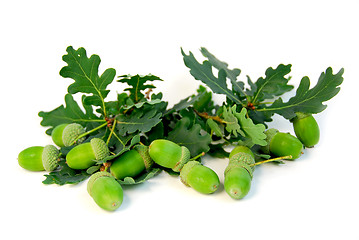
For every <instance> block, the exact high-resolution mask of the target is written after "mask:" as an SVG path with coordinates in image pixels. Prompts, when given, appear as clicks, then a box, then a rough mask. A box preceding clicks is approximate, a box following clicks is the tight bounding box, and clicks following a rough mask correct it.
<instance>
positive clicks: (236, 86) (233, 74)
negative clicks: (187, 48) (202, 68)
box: [201, 47, 245, 96]
mask: <svg viewBox="0 0 359 240" xmlns="http://www.w3.org/2000/svg"><path fill="white" fill-rule="evenodd" d="M201 53H202V55H203V56H205V57H206V58H207V59H208V61H209V62H210V63H211V64H212V66H213V67H215V68H216V69H218V70H221V69H223V70H224V71H225V72H226V75H227V77H228V78H229V79H230V80H231V83H232V90H234V91H236V92H238V93H239V94H240V95H242V96H244V95H245V93H244V83H243V82H242V81H237V77H238V76H239V74H240V73H241V70H240V69H238V68H234V69H229V68H228V64H227V63H226V62H222V61H220V60H218V59H217V58H216V57H215V56H214V55H213V54H211V53H210V52H209V51H208V50H207V49H206V48H203V47H202V48H201Z"/></svg>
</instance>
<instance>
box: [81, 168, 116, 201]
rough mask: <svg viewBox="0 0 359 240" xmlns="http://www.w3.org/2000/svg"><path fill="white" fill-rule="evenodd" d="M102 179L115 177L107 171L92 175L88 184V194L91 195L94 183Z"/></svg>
mask: <svg viewBox="0 0 359 240" xmlns="http://www.w3.org/2000/svg"><path fill="white" fill-rule="evenodd" d="M100 177H113V176H112V175H111V173H109V172H106V171H101V172H96V173H94V174H92V175H91V177H90V179H89V181H88V182H87V192H88V193H89V194H90V196H92V195H91V189H92V185H93V183H94V182H95V181H96V180H97V179H98V178H100Z"/></svg>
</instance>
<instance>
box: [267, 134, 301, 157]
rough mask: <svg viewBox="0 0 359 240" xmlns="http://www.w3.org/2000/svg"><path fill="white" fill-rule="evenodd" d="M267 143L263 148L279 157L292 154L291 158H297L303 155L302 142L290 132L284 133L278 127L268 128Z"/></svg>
mask: <svg viewBox="0 0 359 240" xmlns="http://www.w3.org/2000/svg"><path fill="white" fill-rule="evenodd" d="M265 134H266V135H267V138H266V141H267V145H266V146H264V147H263V148H262V150H263V152H264V153H267V154H269V153H272V154H274V155H276V156H278V157H284V156H292V158H291V159H297V158H299V157H300V156H301V155H302V151H303V144H302V142H301V141H300V140H299V139H298V138H296V137H295V136H293V135H291V134H290V133H282V132H279V131H278V130H277V129H274V128H271V129H268V130H267V131H266V132H265Z"/></svg>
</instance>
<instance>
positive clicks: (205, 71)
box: [181, 49, 244, 105]
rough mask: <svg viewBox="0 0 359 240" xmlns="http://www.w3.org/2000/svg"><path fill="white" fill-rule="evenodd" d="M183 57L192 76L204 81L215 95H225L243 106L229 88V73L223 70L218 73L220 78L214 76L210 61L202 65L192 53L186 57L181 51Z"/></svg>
mask: <svg viewBox="0 0 359 240" xmlns="http://www.w3.org/2000/svg"><path fill="white" fill-rule="evenodd" d="M181 51H182V55H183V61H184V63H185V65H186V66H187V67H188V68H189V69H190V73H191V75H192V76H193V77H194V78H195V79H196V80H200V81H202V82H203V83H204V84H206V85H207V86H208V87H209V88H210V89H211V90H212V91H213V92H214V93H218V94H225V95H226V96H227V97H228V98H229V99H231V100H232V101H233V102H235V103H236V104H241V105H244V104H243V103H242V101H241V100H240V99H239V98H238V96H236V95H235V94H234V93H233V91H232V90H230V89H229V88H228V86H227V72H226V70H225V69H223V68H221V69H219V71H218V77H216V76H214V74H213V71H212V67H213V65H212V64H211V62H210V61H207V60H206V61H204V62H203V63H202V64H200V63H199V62H198V61H197V60H196V58H195V57H194V55H193V54H192V52H189V55H186V54H185V53H184V51H183V50H182V49H181Z"/></svg>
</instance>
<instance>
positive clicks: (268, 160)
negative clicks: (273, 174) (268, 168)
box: [250, 155, 293, 167]
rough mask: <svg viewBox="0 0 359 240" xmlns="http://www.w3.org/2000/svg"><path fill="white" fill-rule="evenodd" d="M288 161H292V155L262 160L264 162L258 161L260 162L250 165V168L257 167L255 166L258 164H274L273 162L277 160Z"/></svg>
mask: <svg viewBox="0 0 359 240" xmlns="http://www.w3.org/2000/svg"><path fill="white" fill-rule="evenodd" d="M290 159H293V156H292V155H288V156H283V157H277V158H271V159H267V160H264V161H260V162H256V163H254V164H251V165H250V166H251V167H252V166H257V165H260V164H263V163H269V162H275V161H279V160H290Z"/></svg>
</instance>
